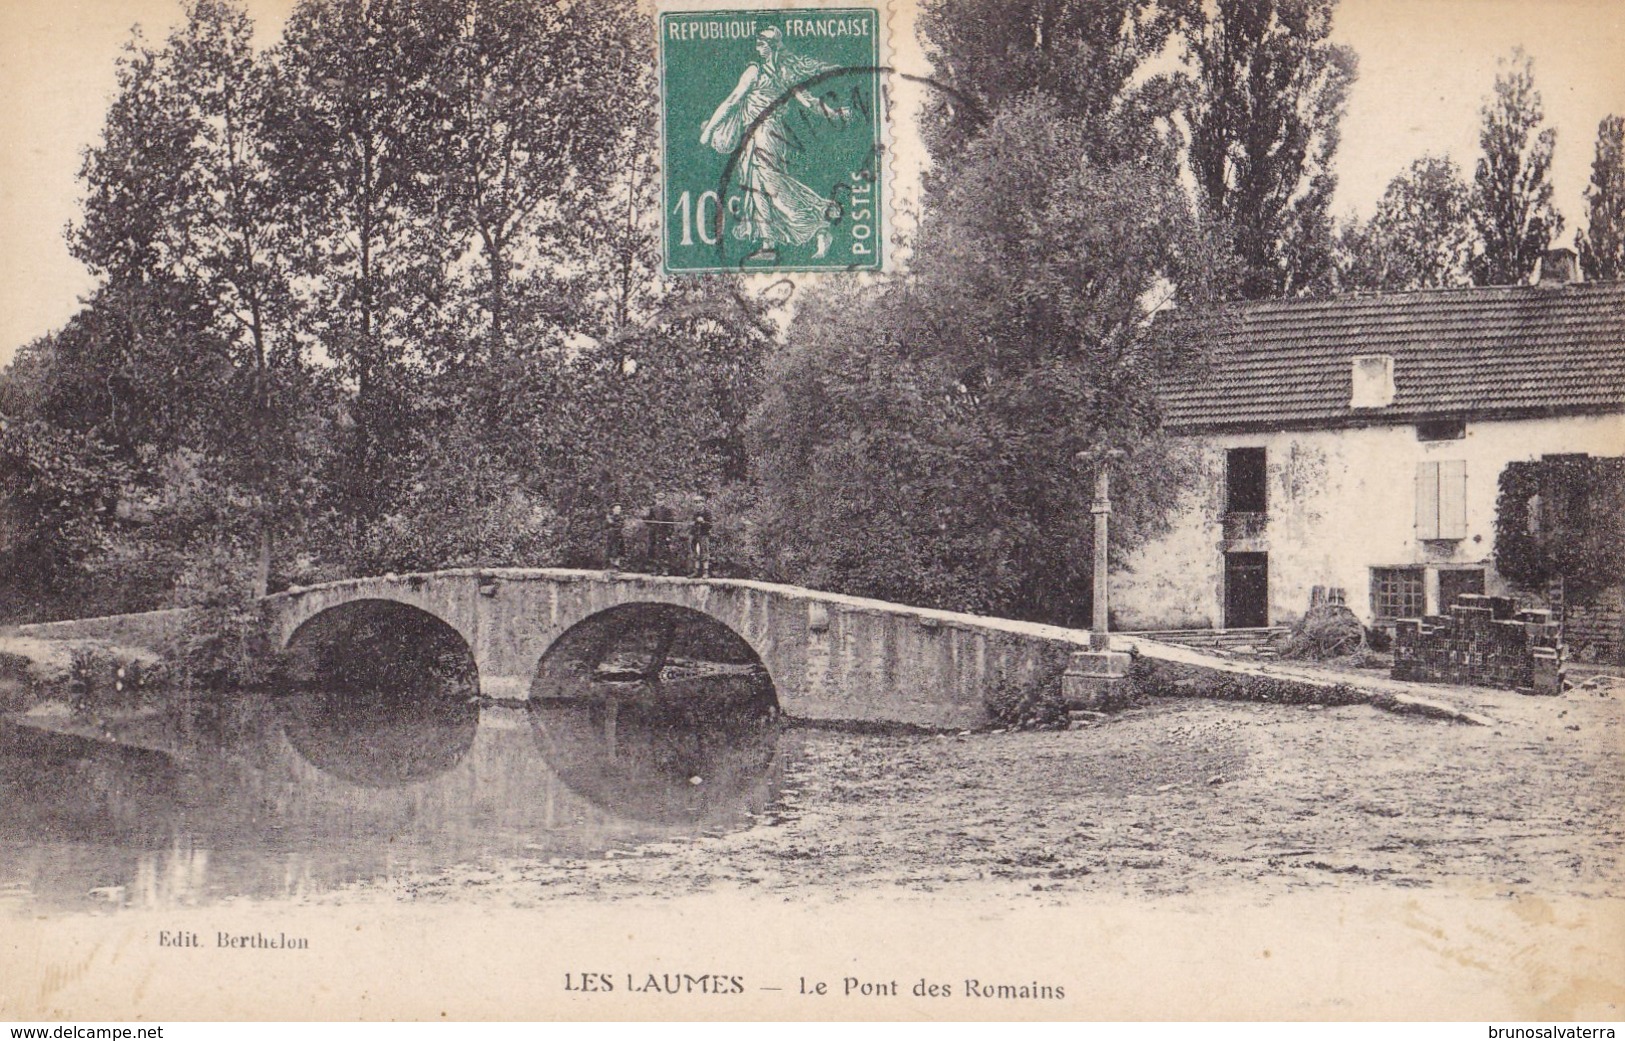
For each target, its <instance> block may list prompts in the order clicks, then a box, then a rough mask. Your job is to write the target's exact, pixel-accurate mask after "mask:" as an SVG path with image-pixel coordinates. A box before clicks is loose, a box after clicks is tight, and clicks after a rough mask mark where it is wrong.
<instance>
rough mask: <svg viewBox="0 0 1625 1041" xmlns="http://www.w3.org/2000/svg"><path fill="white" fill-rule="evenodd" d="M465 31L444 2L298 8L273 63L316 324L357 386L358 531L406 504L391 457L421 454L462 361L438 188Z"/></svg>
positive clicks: (344, 484)
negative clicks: (431, 399)
mask: <svg viewBox="0 0 1625 1041" xmlns="http://www.w3.org/2000/svg"><path fill="white" fill-rule="evenodd" d="M458 31H459V22H458V12H457V10H456V9H455V8H454V7H452V6H450V5H446V4H423V3H415V2H412V0H302V2H301V3H300V4H299V6H298V7H296V8H295V9H294V12H293V14H292V15H291V16H290V17H289V19H288V23H287V26H286V27H285V29H284V32H283V39H282V43H281V44H280V45H279V47H278V48H277V52H276V55H275V60H276V61H277V64H278V68H279V71H280V77H281V83H282V89H284V90H286V91H287V97H288V109H287V111H286V113H285V114H284V116H283V118H282V119H280V120H278V121H277V122H276V123H275V124H273V125H272V126H271V127H270V128H268V129H269V133H270V137H269V143H268V155H269V158H270V160H271V166H272V170H273V172H274V176H276V177H277V178H278V179H279V180H280V182H281V185H282V189H283V190H284V191H286V192H288V193H290V195H291V196H292V197H294V198H297V199H298V200H299V207H298V210H297V212H298V220H297V223H296V224H295V225H294V228H293V231H294V234H295V236H296V237H297V238H298V239H299V241H301V242H302V243H303V244H304V249H303V252H302V257H301V261H302V268H303V272H304V273H305V274H307V275H308V276H310V278H309V279H308V281H307V290H308V292H307V294H306V299H305V300H304V301H303V302H304V304H305V310H306V324H307V327H308V328H309V330H310V332H311V333H312V334H313V335H314V336H315V337H316V339H317V341H318V342H319V344H320V346H321V348H322V349H323V350H324V351H325V353H326V354H327V356H328V357H329V358H331V359H332V360H333V361H334V362H335V363H336V365H337V367H338V371H339V373H340V374H341V375H342V376H343V378H344V379H345V380H347V381H348V382H349V385H350V386H351V387H353V389H354V398H353V402H352V404H351V408H350V411H351V417H352V422H353V426H352V428H351V434H350V437H349V440H348V444H347V445H346V446H345V450H344V452H343V454H342V459H343V462H342V469H343V472H342V473H341V474H339V475H336V477H335V482H334V483H335V485H336V492H337V496H338V504H339V506H340V508H341V509H342V510H343V512H344V513H345V514H346V515H348V516H351V517H354V518H359V519H363V520H364V519H365V518H368V517H375V516H377V515H379V513H380V511H382V510H383V509H385V508H387V506H388V505H389V503H390V501H391V500H392V498H393V497H394V496H396V495H398V494H400V493H401V489H400V487H399V480H398V478H399V476H400V475H399V474H398V473H396V472H395V468H394V466H393V465H392V462H391V460H392V459H394V458H397V457H401V456H404V455H406V454H408V453H409V452H410V451H411V440H412V428H413V412H414V408H415V404H414V399H415V397H416V395H417V393H418V386H417V385H418V383H419V381H420V380H421V378H422V377H423V376H424V375H425V374H426V373H431V372H433V371H434V370H435V369H436V368H438V367H439V366H440V365H442V364H443V363H444V361H445V359H446V357H447V356H448V355H450V354H453V353H455V352H457V351H458V350H460V347H459V346H458V338H457V337H456V336H454V335H453V332H454V330H453V329H452V327H451V326H450V324H449V322H448V320H447V313H448V308H449V306H450V303H449V301H448V294H449V293H450V291H451V290H450V270H451V267H452V265H453V264H454V263H455V261H456V260H457V258H458V255H459V254H460V253H461V252H462V248H463V245H462V242H461V240H460V239H459V237H458V236H456V235H454V234H453V230H452V222H451V218H450V214H449V213H448V212H447V210H446V207H445V204H444V194H443V193H442V191H441V188H440V186H441V184H442V181H443V179H444V177H445V176H446V168H445V162H446V156H444V155H443V154H442V153H441V151H440V150H439V149H437V148H436V145H437V144H438V143H439V138H438V136H437V133H436V130H435V127H436V126H437V124H438V123H439V122H440V121H442V120H445V119H447V118H449V103H448V94H447V92H446V90H445V89H443V86H442V85H441V84H439V83H437V82H436V81H435V78H434V76H433V73H434V71H435V70H436V69H438V68H440V67H442V57H441V56H442V55H443V54H444V53H445V52H446V49H447V48H448V47H450V46H452V44H453V41H454V40H455V39H456V37H457V34H458Z"/></svg>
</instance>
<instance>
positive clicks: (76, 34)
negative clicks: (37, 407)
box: [0, 0, 1625, 365]
mask: <svg viewBox="0 0 1625 1041" xmlns="http://www.w3.org/2000/svg"><path fill="white" fill-rule="evenodd" d="M1012 2H1013V3H1014V2H1020V0H1012ZM765 3H775V0H765ZM910 3H911V0H892V4H893V8H894V10H897V11H898V16H897V17H895V18H894V21H893V24H894V29H895V31H896V35H897V37H898V38H897V40H896V49H895V52H894V57H893V64H894V65H895V66H896V67H897V68H899V69H901V70H903V71H918V72H920V73H922V74H928V73H929V69H927V68H925V62H924V59H923V57H922V56H921V54H920V50H919V47H918V46H917V43H916V42H915V41H914V40H913V39H912V27H913V18H912V17H911V15H912V11H911V10H910V8H909V6H908V5H909V4H910ZM249 4H250V9H251V11H252V12H253V13H254V15H255V17H256V20H257V22H258V23H259V26H260V33H261V36H262V38H263V39H264V41H265V42H267V43H269V42H270V41H271V39H272V38H274V36H275V33H276V31H277V29H278V27H279V26H280V24H281V22H282V21H283V20H284V19H285V18H286V17H287V14H288V12H289V10H291V9H292V7H293V5H294V0H249ZM730 6H738V4H737V3H732V4H730ZM179 9H180V8H179V3H178V0H0V142H3V149H0V365H4V364H6V363H7V362H9V361H10V359H11V357H12V355H13V354H14V353H15V351H16V349H17V348H18V347H20V346H22V345H23V344H25V343H27V342H28V341H29V340H32V339H33V338H35V337H37V336H39V335H41V334H43V333H46V332H49V331H51V330H52V329H55V328H57V327H59V326H61V325H62V323H63V322H65V321H66V320H67V319H68V318H69V317H70V316H71V315H72V314H73V313H74V311H75V310H77V308H78V301H79V298H80V297H81V296H83V295H84V294H86V293H87V292H89V291H90V289H91V288H92V281H91V279H90V277H89V275H88V274H87V273H86V272H85V271H84V269H83V268H82V267H81V266H80V265H79V263H78V262H77V261H75V260H74V259H73V258H72V257H71V256H70V255H69V254H68V250H67V246H66V244H65V242H64V240H63V230H64V228H65V227H66V226H67V224H68V223H69V222H70V221H72V220H73V219H75V217H76V216H77V214H78V204H79V198H80V186H79V183H78V181H77V173H78V170H79V165H80V161H81V154H82V152H83V150H84V149H85V148H86V147H87V146H89V145H91V144H92V143H94V142H95V140H96V139H97V136H98V134H99V131H100V128H101V122H102V117H103V115H104V113H105V112H106V109H107V104H108V102H109V100H110V99H111V96H112V93H113V89H114V62H115V60H116V59H117V57H118V54H119V51H120V50H121V48H122V47H123V46H124V44H125V42H126V41H127V40H128V38H129V33H130V29H131V27H132V25H135V24H140V25H142V26H143V28H144V29H145V32H146V36H147V38H148V39H149V40H150V41H153V42H157V41H160V40H161V39H162V38H163V36H164V35H165V34H166V33H167V31H168V28H169V26H170V25H171V24H172V23H173V22H174V20H175V19H176V18H177V17H178V12H179ZM1334 36H1335V38H1336V39H1337V40H1339V41H1340V42H1343V43H1347V44H1349V45H1351V46H1352V47H1353V48H1354V49H1355V51H1356V52H1357V53H1358V54H1359V56H1360V76H1359V80H1358V82H1356V84H1355V85H1354V88H1353V90H1352V92H1351V95H1350V98H1349V105H1348V112H1347V115H1346V116H1345V118H1344V120H1343V123H1342V145H1341V148H1340V150H1339V152H1338V157H1337V169H1338V174H1339V185H1338V193H1337V196H1336V198H1335V202H1334V208H1335V211H1336V213H1337V214H1338V215H1339V216H1343V215H1346V214H1350V213H1352V214H1356V215H1359V216H1362V217H1363V216H1369V215H1370V213H1371V212H1372V210H1373V208H1374V207H1375V205H1376V201H1377V198H1378V197H1379V196H1380V195H1381V194H1382V190H1383V188H1384V187H1385V186H1386V185H1387V183H1388V181H1389V180H1390V179H1391V178H1392V177H1393V176H1394V175H1395V174H1397V173H1398V172H1400V171H1401V170H1402V169H1403V168H1404V167H1406V166H1408V165H1409V163H1410V162H1411V160H1413V159H1415V158H1417V157H1418V156H1421V155H1422V154H1423V153H1425V152H1433V153H1435V154H1441V153H1442V154H1448V155H1450V156H1452V157H1453V158H1454V159H1455V160H1456V161H1457V162H1458V163H1459V164H1460V165H1461V167H1462V169H1463V170H1464V171H1465V172H1466V173H1467V175H1468V176H1469V177H1470V176H1471V172H1472V166H1473V162H1474V160H1475V158H1476V157H1477V154H1478V125H1479V109H1480V106H1481V105H1482V104H1483V102H1484V99H1485V97H1486V96H1487V95H1488V94H1489V93H1490V90H1491V87H1492V85H1493V83H1494V79H1495V72H1496V61H1497V59H1498V58H1502V57H1505V56H1506V55H1508V54H1509V53H1510V52H1511V50H1512V48H1513V47H1514V46H1518V45H1521V46H1522V47H1523V48H1524V49H1525V50H1526V51H1527V52H1528V53H1529V54H1530V55H1531V56H1532V57H1533V58H1534V60H1535V83H1536V85H1537V87H1538V88H1539V89H1540V91H1541V94H1542V95H1543V98H1544V101H1545V108H1546V125H1548V126H1555V127H1556V128H1557V129H1558V138H1557V152H1556V156H1555V159H1554V162H1553V169H1552V180H1553V184H1554V186H1555V189H1556V203H1557V206H1558V208H1559V210H1560V211H1561V212H1562V213H1563V214H1564V216H1565V217H1566V218H1567V225H1566V228H1565V231H1564V233H1563V236H1562V243H1563V244H1564V245H1568V244H1570V243H1571V242H1572V237H1573V231H1574V228H1575V227H1576V226H1577V225H1578V224H1579V223H1581V222H1582V220H1583V216H1582V214H1583V211H1582V208H1581V207H1582V195H1581V193H1582V191H1583V190H1584V188H1585V184H1586V181H1587V180H1588V178H1589V177H1590V171H1591V158H1592V154H1593V146H1594V142H1595V140H1596V132H1597V124H1598V122H1599V121H1600V120H1601V119H1602V118H1603V116H1605V115H1607V114H1609V113H1621V114H1625V0H1342V3H1341V5H1340V8H1339V11H1338V15H1337V21H1336V28H1335V31H1334ZM651 46H652V44H651ZM904 136H906V135H905V132H904V131H902V130H899V131H897V137H898V139H899V141H898V143H899V144H900V145H902V144H903V141H902V138H903V137H904Z"/></svg>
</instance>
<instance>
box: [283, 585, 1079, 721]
mask: <svg viewBox="0 0 1625 1041" xmlns="http://www.w3.org/2000/svg"><path fill="white" fill-rule="evenodd" d="M368 599H378V600H394V601H398V602H401V603H405V604H409V605H411V606H413V607H417V608H419V609H420V610H423V611H426V612H428V613H429V614H432V615H434V616H435V617H437V618H439V619H441V620H442V621H444V622H446V623H447V624H449V625H450V626H451V627H452V628H454V629H456V630H457V631H458V632H459V633H460V634H461V635H462V636H463V638H464V640H466V641H467V643H468V645H469V647H470V649H471V650H472V651H473V653H474V659H475V662H476V664H477V665H478V666H479V669H480V675H481V687H482V689H483V691H484V692H485V693H487V694H489V695H492V696H495V697H504V698H522V697H525V696H527V694H528V692H529V689H530V684H531V680H532V678H533V677H534V676H535V674H536V670H537V666H538V663H539V662H540V660H541V658H542V656H543V655H544V654H545V653H546V651H547V649H548V648H549V647H551V646H552V645H553V643H554V642H555V641H556V640H558V638H559V637H560V636H562V635H563V634H564V633H565V631H567V630H568V629H569V628H570V627H571V626H574V625H576V624H578V623H580V622H582V621H585V620H586V619H588V618H590V617H592V616H594V615H596V614H599V613H600V612H603V611H607V610H609V609H610V608H614V607H618V606H621V605H624V604H635V603H663V604H675V605H678V606H681V607H685V608H688V609H690V610H694V611H699V612H701V613H703V614H706V615H709V616H710V617H712V618H714V619H716V620H717V621H718V622H721V623H722V624H723V625H725V626H727V627H728V628H729V629H732V630H733V631H734V632H736V633H738V634H739V635H740V636H741V637H742V638H743V639H744V640H745V641H746V642H747V643H749V644H750V646H751V647H752V649H753V650H755V652H756V654H757V656H758V657H760V658H761V660H762V664H763V665H764V666H765V667H766V668H767V670H768V674H769V675H770V676H771V677H772V680H773V683H774V687H775V689H776V690H777V693H778V698H779V703H780V706H781V707H782V708H783V709H784V711H786V712H787V713H789V714H791V715H793V716H798V717H802V718H807V719H822V720H847V721H886V722H900V723H910V724H916V725H920V726H929V727H974V726H978V725H981V724H984V723H986V722H987V721H988V712H987V705H986V699H987V696H988V694H989V693H990V692H991V691H993V690H995V689H996V688H998V687H999V686H1000V685H1001V684H1025V683H1030V682H1032V681H1034V680H1036V679H1038V678H1039V677H1040V676H1041V675H1043V674H1045V673H1047V672H1050V671H1054V670H1058V669H1059V668H1060V667H1061V666H1063V665H1064V664H1065V662H1066V660H1067V657H1068V655H1069V654H1070V653H1071V652H1072V651H1074V650H1080V649H1084V648H1087V646H1088V634H1087V633H1083V632H1079V631H1075V630H1071V629H1062V628H1059V627H1055V626H1045V625H1034V624H1030V623H1024V622H1014V621H1008V620H1004V619H994V618H982V617H979V616H976V615H970V614H960V613H956V612H952V611H937V610H930V609H923V608H913V607H905V606H902V605H899V604H890V603H886V602H884V601H880V600H868V599H864V598H862V597H852V596H844V595H841V594H838V593H824V592H819V591H816V590H809V589H802V588H799V587H796V586H785V585H777V584H774V583H769V582H756V581H751V580H745V579H692V578H676V577H664V576H655V575H639V574H629V573H625V572H606V571H582V570H571V569H562V568H465V569H456V570H448V571H435V572H426V573H422V574H407V575H386V576H383V577H379V578H363V579H348V580H343V581H338V582H329V583H325V584H323V585H319V586H311V587H306V588H298V589H292V590H289V591H287V592H285V593H279V594H276V595H274V596H272V597H269V598H268V600H267V603H268V604H269V606H270V609H271V615H272V620H273V631H274V633H275V635H276V637H277V638H278V639H279V641H280V642H282V643H283V644H286V643H287V641H288V640H289V639H291V638H292V636H293V634H294V632H295V631H296V630H297V629H298V627H299V626H300V625H302V624H304V623H305V622H306V621H308V620H309V619H311V618H313V617H315V616H316V615H318V614H320V613H321V612H323V611H327V610H330V609H332V608H335V607H338V606H340V605H342V604H345V603H350V602H352V601H356V600H368Z"/></svg>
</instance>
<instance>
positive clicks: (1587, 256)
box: [1574, 116, 1625, 280]
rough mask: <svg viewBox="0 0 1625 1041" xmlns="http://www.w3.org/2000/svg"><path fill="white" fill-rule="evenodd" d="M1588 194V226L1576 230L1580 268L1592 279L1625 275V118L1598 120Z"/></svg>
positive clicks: (1576, 246)
mask: <svg viewBox="0 0 1625 1041" xmlns="http://www.w3.org/2000/svg"><path fill="white" fill-rule="evenodd" d="M1585 198H1586V222H1587V226H1586V227H1585V228H1582V229H1580V230H1578V231H1576V232H1575V234H1574V245H1575V248H1576V249H1578V250H1579V253H1580V268H1581V270H1582V271H1584V272H1585V276H1586V278H1588V279H1593V280H1595V279H1612V278H1620V277H1625V118H1621V117H1619V116H1606V117H1604V118H1603V121H1602V122H1601V123H1599V124H1597V153H1596V158H1594V159H1592V160H1591V183H1590V184H1588V185H1586V191H1585Z"/></svg>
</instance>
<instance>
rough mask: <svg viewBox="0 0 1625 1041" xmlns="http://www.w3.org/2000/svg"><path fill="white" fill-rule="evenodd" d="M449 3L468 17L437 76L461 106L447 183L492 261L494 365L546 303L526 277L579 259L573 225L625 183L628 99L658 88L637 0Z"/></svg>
mask: <svg viewBox="0 0 1625 1041" xmlns="http://www.w3.org/2000/svg"><path fill="white" fill-rule="evenodd" d="M442 2H444V3H446V4H447V5H449V6H451V7H452V8H453V9H454V10H456V12H457V15H458V22H459V34H458V36H457V38H456V40H455V42H454V44H453V46H451V47H449V48H447V49H446V50H445V51H444V52H442V54H441V58H442V61H443V65H442V67H441V68H440V69H438V70H437V73H436V75H437V76H438V78H439V83H440V85H441V88H442V89H443V90H445V91H446V92H447V93H448V94H449V98H448V100H449V102H450V104H449V106H448V110H447V118H446V119H445V120H443V121H442V122H441V123H440V124H439V129H440V131H441V134H442V138H441V143H442V147H443V148H444V151H445V155H446V157H447V159H448V160H449V161H448V163H447V166H446V170H445V174H444V180H443V186H444V188H445V191H446V195H447V199H448V202H449V206H450V209H451V212H452V216H453V219H454V220H455V221H456V222H457V227H458V228H459V230H463V231H467V232H468V233H470V234H472V235H473V236H474V237H475V240H476V242H477V245H478V249H479V255H480V258H481V260H482V261H483V266H484V271H483V277H482V278H481V279H480V280H479V285H478V286H477V287H476V294H477V296H478V299H479V303H480V307H481V309H482V310H483V312H484V322H483V325H484V327H485V328H484V332H485V336H484V342H485V347H486V350H485V351H484V358H483V360H484V361H486V362H487V363H489V362H492V361H499V360H500V359H501V357H502V355H503V353H504V351H505V348H506V345H507V340H508V337H509V335H510V333H511V332H512V331H513V330H512V328H511V327H512V326H513V325H514V324H515V318H516V315H517V316H523V315H524V314H525V313H526V312H527V311H530V310H533V309H534V298H528V299H527V290H530V289H534V288H536V287H533V286H526V285H525V283H524V279H525V276H526V275H527V274H535V275H537V276H538V277H539V278H541V279H542V280H544V281H545V279H546V275H547V268H548V267H549V266H550V265H558V264H562V263H567V262H568V260H569V245H570V242H569V236H568V234H567V231H568V229H569V226H570V224H571V222H572V221H573V220H575V219H576V217H577V214H578V213H579V211H581V210H583V209H585V208H587V207H589V206H590V205H592V200H593V198H594V196H595V194H596V193H598V192H601V191H603V190H604V188H605V187H606V185H607V184H608V183H609V182H611V181H612V180H613V177H612V175H611V172H610V171H609V170H608V169H607V168H606V167H607V166H608V164H609V163H610V162H612V161H613V160H614V158H615V157H616V155H617V152H616V145H617V144H618V142H619V138H620V136H621V128H620V126H619V125H618V124H619V123H620V122H621V120H622V118H623V117H624V116H626V115H627V105H626V99H627V98H628V97H631V96H635V92H636V91H637V90H639V89H640V88H645V87H648V86H650V84H648V83H646V82H644V83H640V82H639V79H640V77H642V78H644V79H647V76H646V73H645V70H646V67H647V62H646V61H641V60H640V56H639V55H636V54H635V53H634V52H635V50H636V47H637V43H636V39H637V31H636V30H637V29H638V27H639V22H638V21H637V19H636V12H635V11H634V10H633V9H632V8H631V6H630V5H629V4H626V3H600V4H593V5H591V6H590V7H589V6H586V5H580V4H571V5H565V4H538V3H536V2H535V0H442ZM516 265H523V267H522V268H520V269H519V270H516ZM516 276H517V277H516ZM516 282H518V284H517V285H516V284H515V283H516ZM521 331H522V330H521Z"/></svg>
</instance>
